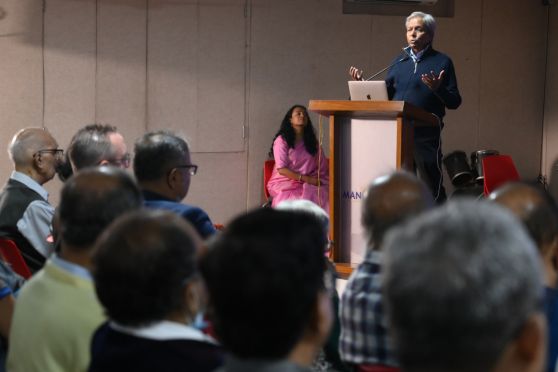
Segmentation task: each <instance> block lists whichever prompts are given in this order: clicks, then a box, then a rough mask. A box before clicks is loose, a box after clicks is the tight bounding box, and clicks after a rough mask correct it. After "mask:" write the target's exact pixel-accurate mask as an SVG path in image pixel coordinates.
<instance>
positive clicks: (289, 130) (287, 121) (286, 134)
mask: <svg viewBox="0 0 558 372" xmlns="http://www.w3.org/2000/svg"><path fill="white" fill-rule="evenodd" d="M295 108H302V109H304V112H305V113H306V117H307V119H308V122H307V123H306V125H305V126H304V133H303V137H302V138H303V140H304V148H305V149H306V151H308V153H309V154H310V155H316V154H317V153H318V138H317V137H316V132H314V126H312V120H310V117H309V116H308V111H307V110H306V107H304V106H303V105H294V106H293V107H291V108H290V109H289V111H287V113H286V114H285V117H284V118H283V121H282V122H281V128H279V131H278V132H277V133H276V134H275V136H274V137H273V141H271V149H270V150H269V157H271V158H272V157H273V143H274V142H275V139H276V138H277V137H279V136H281V137H283V139H284V140H285V142H287V145H288V146H289V148H291V149H293V148H294V146H295V132H294V129H293V127H292V125H291V117H292V115H293V110H294V109H295Z"/></svg>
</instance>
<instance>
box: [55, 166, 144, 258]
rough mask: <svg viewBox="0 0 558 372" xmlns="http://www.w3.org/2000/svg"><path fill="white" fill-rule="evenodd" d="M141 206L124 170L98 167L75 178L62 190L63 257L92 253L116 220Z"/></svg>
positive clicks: (60, 214)
mask: <svg viewBox="0 0 558 372" xmlns="http://www.w3.org/2000/svg"><path fill="white" fill-rule="evenodd" d="M141 205H142V196H141V192H140V190H139V188H138V186H137V185H136V183H135V182H134V180H133V179H132V178H131V177H130V176H129V175H128V174H127V173H126V172H125V171H123V170H120V169H118V168H115V167H96V168H89V169H86V170H83V171H82V172H80V173H79V174H78V175H75V176H73V177H72V178H70V180H68V182H66V184H65V185H64V188H63V189H62V196H61V202H60V208H59V211H58V213H59V214H58V216H59V224H60V235H61V246H62V252H61V255H62V257H64V255H66V254H67V253H68V252H86V251H89V250H90V249H91V248H92V247H93V244H94V243H95V241H96V239H97V237H98V236H99V235H100V234H101V233H102V232H103V230H104V229H105V228H106V227H108V225H109V224H110V223H111V222H112V221H113V220H114V219H115V218H116V217H118V216H120V215H121V214H123V213H125V212H127V211H130V210H134V209H138V208H139V207H141ZM86 256H87V259H88V261H89V258H90V257H89V254H88V253H87V254H86ZM87 266H89V265H87Z"/></svg>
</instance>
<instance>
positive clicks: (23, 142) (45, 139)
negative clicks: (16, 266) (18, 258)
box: [0, 128, 63, 271]
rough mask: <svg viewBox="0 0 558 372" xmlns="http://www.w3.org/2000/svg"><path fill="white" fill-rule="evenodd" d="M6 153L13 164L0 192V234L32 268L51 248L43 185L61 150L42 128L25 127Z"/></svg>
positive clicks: (50, 209)
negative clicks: (12, 244) (15, 245)
mask: <svg viewBox="0 0 558 372" xmlns="http://www.w3.org/2000/svg"><path fill="white" fill-rule="evenodd" d="M8 153H9V155H10V159H11V160H12V161H13V163H14V171H13V172H12V174H11V176H10V178H9V180H8V182H7V183H6V185H5V186H4V188H3V189H2V191H1V193H0V237H3V238H8V239H11V240H13V241H14V242H15V243H16V244H17V246H18V248H19V250H20V252H21V254H22V256H23V258H24V259H25V262H26V263H27V265H28V266H29V268H30V269H31V271H37V270H38V269H40V268H41V267H42V266H43V264H44V262H45V260H46V258H48V256H50V254H51V253H52V251H53V245H52V243H50V242H49V241H48V240H47V238H48V237H49V236H50V235H51V224H52V217H53V216H54V208H53V207H52V206H51V205H50V204H49V202H48V191H47V190H46V189H45V188H44V187H43V185H44V184H45V183H46V182H48V181H50V180H51V179H52V178H53V177H54V175H55V174H56V171H57V168H58V166H59V165H60V163H61V159H62V156H63V150H61V149H59V148H58V144H57V142H56V140H55V139H54V138H53V137H52V135H51V134H50V133H49V132H48V131H47V130H45V129H43V128H25V129H22V130H20V131H19V132H18V133H16V134H15V136H14V137H13V139H12V141H11V143H10V145H9V147H8Z"/></svg>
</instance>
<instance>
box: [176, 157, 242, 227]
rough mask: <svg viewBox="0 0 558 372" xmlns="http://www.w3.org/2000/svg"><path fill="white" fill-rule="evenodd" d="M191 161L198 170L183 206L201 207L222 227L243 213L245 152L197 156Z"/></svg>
mask: <svg viewBox="0 0 558 372" xmlns="http://www.w3.org/2000/svg"><path fill="white" fill-rule="evenodd" d="M192 162H193V163H194V164H197V165H198V166H199V169H198V174H196V175H195V176H194V177H193V178H192V183H191V185H190V191H189V192H188V195H187V196H186V198H185V200H184V202H185V203H187V204H193V205H197V206H199V207H201V208H202V209H204V210H205V211H206V212H207V213H208V214H209V217H210V218H211V220H212V221H213V222H214V223H221V224H227V223H228V222H229V221H230V220H231V218H233V217H234V216H236V215H238V214H239V213H242V212H244V211H245V210H246V154H245V153H215V154H209V153H197V154H192Z"/></svg>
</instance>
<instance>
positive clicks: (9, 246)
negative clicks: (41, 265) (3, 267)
mask: <svg viewBox="0 0 558 372" xmlns="http://www.w3.org/2000/svg"><path fill="white" fill-rule="evenodd" d="M0 253H1V254H2V256H3V257H4V261H6V262H7V263H9V264H10V265H11V266H12V269H14V271H15V272H16V273H18V274H19V275H21V276H22V277H24V278H25V279H29V278H30V277H31V270H29V267H28V266H27V264H26V263H25V260H24V259H23V257H22V256H21V253H20V252H19V248H18V247H17V245H16V243H15V242H14V241H13V240H10V239H5V238H0Z"/></svg>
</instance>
